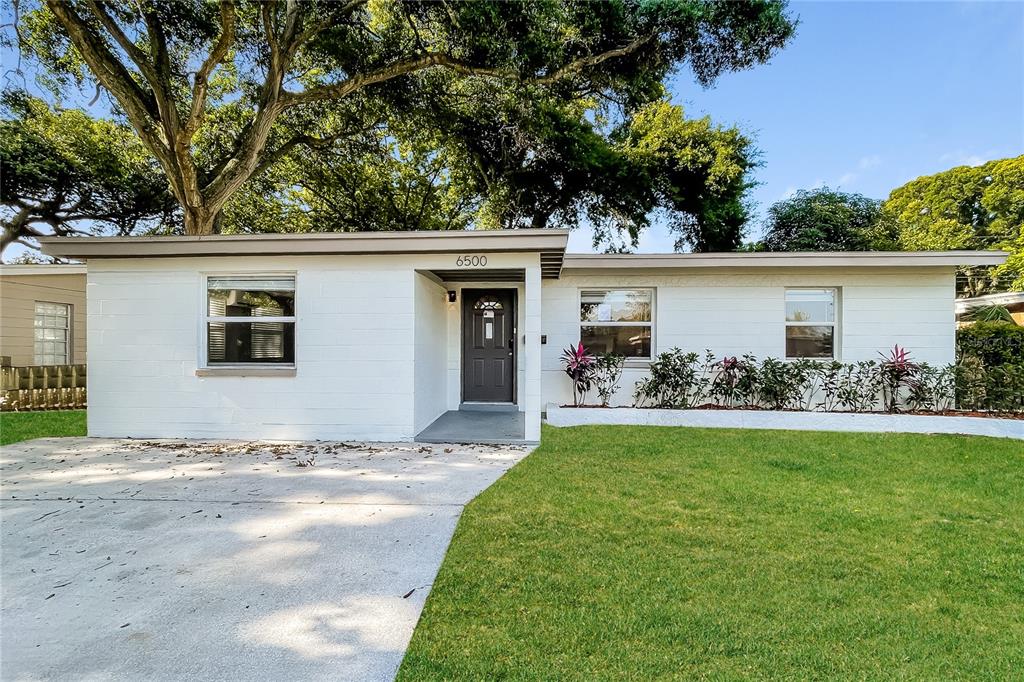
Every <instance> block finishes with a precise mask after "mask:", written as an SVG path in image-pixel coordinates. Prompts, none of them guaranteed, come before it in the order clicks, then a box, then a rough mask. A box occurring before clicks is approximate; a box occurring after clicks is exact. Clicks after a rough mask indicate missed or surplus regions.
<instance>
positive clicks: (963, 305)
mask: <svg viewBox="0 0 1024 682" xmlns="http://www.w3.org/2000/svg"><path fill="white" fill-rule="evenodd" d="M1020 304H1024V291H1003V292H1001V293H998V294H986V295H985V296H975V297H974V298H958V299H957V300H956V309H957V311H958V312H960V311H965V310H972V309H974V308H984V307H985V306H990V305H1020Z"/></svg>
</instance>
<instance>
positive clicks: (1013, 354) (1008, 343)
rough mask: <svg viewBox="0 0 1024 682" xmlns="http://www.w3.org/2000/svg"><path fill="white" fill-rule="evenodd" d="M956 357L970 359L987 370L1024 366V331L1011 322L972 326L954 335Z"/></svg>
mask: <svg viewBox="0 0 1024 682" xmlns="http://www.w3.org/2000/svg"><path fill="white" fill-rule="evenodd" d="M956 346H957V357H958V358H960V359H961V360H962V359H963V358H965V357H969V356H973V357H976V358H978V359H979V360H981V361H982V362H983V363H984V364H985V366H986V367H995V366H997V365H1004V364H1007V363H1009V364H1013V365H1024V327H1021V326H1020V325H1016V324H1013V323H1010V322H975V323H974V324H972V325H969V326H967V327H962V328H960V329H958V330H957V333H956Z"/></svg>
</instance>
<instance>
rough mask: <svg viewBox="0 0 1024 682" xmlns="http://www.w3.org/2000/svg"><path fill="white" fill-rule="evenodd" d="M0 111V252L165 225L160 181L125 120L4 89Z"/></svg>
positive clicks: (169, 206)
mask: <svg viewBox="0 0 1024 682" xmlns="http://www.w3.org/2000/svg"><path fill="white" fill-rule="evenodd" d="M0 103H2V115H0V204H2V207H3V208H2V213H0V221H2V225H3V237H2V243H0V253H2V252H3V251H5V250H6V249H7V247H8V246H10V245H11V244H15V243H19V244H23V245H25V246H28V247H32V246H33V241H34V239H35V238H36V237H40V236H43V235H48V234H51V235H52V234H56V235H68V234H79V233H82V234H118V235H126V234H129V233H131V232H132V231H134V230H136V229H141V228H155V227H158V226H170V225H171V224H172V223H173V222H174V220H175V217H176V211H177V204H176V203H175V201H174V198H173V197H172V196H171V194H170V192H168V190H167V180H166V178H165V176H164V174H163V172H162V171H161V170H160V168H159V167H158V166H157V165H156V163H155V162H154V161H153V159H152V157H151V156H150V155H149V152H148V151H147V150H146V148H145V147H144V146H143V145H142V144H141V143H140V142H139V140H138V138H137V137H136V136H135V135H134V133H133V132H132V131H131V130H130V129H128V128H127V127H126V126H123V125H118V124H116V123H114V122H111V121H104V120H95V119H93V118H90V117H89V116H87V115H86V114H84V113H83V112H81V111H79V110H75V109H70V110H66V111H54V110H52V109H51V108H50V107H49V106H48V105H47V104H46V103H45V102H43V101H42V100H40V99H38V98H34V97H30V96H28V95H26V94H24V93H20V92H8V93H5V94H4V96H3V98H2V100H0Z"/></svg>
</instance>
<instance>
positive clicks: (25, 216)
mask: <svg viewBox="0 0 1024 682" xmlns="http://www.w3.org/2000/svg"><path fill="white" fill-rule="evenodd" d="M30 214H31V211H29V209H28V208H25V207H23V208H21V209H19V210H18V212H17V213H16V214H14V215H13V216H12V217H11V219H10V220H9V221H4V223H3V235H2V236H0V255H2V254H3V252H4V251H6V250H7V247H8V246H10V245H11V244H13V243H14V242H16V241H17V240H18V239H20V238H21V237H24V236H27V233H26V231H25V228H26V227H27V226H28V220H29V215H30Z"/></svg>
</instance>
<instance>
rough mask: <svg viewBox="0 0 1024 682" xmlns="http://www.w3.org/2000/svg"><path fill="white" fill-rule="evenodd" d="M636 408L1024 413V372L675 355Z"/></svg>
mask: <svg viewBox="0 0 1024 682" xmlns="http://www.w3.org/2000/svg"><path fill="white" fill-rule="evenodd" d="M634 398H635V404H636V405H637V406H638V407H643V406H649V407H660V408H676V409H687V408H694V407H698V406H701V405H704V404H710V405H713V406H717V407H725V408H734V407H761V408H766V409H773V410H817V411H827V412H875V411H879V410H886V411H889V412H897V411H899V410H901V409H909V410H912V411H921V412H946V411H949V410H952V409H956V408H958V407H959V408H960V409H964V410H984V411H992V412H1021V411H1024V364H1013V363H1004V364H1001V365H995V366H991V367H990V366H986V365H985V363H984V362H982V361H981V360H980V359H979V358H977V357H975V356H967V357H964V358H961V359H960V361H959V362H958V363H957V364H956V365H947V366H944V367H935V366H932V365H929V364H927V363H918V362H914V361H912V360H911V358H910V355H909V353H907V352H906V351H905V350H903V349H902V348H900V347H899V346H897V347H895V348H894V349H893V350H892V351H890V352H889V353H888V354H887V355H885V354H883V355H882V359H881V360H880V361H872V360H864V361H860V362H855V363H842V362H837V361H827V362H826V361H812V360H794V361H785V360H779V359H777V358H772V357H768V358H764V359H763V360H760V361H759V360H758V359H757V358H756V357H755V356H754V355H750V354H747V355H744V356H742V357H725V358H722V359H720V360H716V359H715V358H714V355H713V354H712V353H711V352H710V351H705V352H704V354H703V355H701V354H699V353H694V352H684V351H682V350H680V349H678V348H673V349H671V350H669V351H666V352H664V353H661V354H660V355H658V356H657V357H656V358H655V359H654V362H652V363H651V371H650V374H649V376H647V377H646V378H644V379H641V380H640V381H638V382H637V384H636V388H635V393H634Z"/></svg>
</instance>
